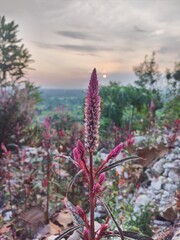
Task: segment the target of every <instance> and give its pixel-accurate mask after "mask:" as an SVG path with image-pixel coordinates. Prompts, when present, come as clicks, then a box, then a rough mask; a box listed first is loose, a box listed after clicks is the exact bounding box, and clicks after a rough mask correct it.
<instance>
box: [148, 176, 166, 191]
mask: <svg viewBox="0 0 180 240" xmlns="http://www.w3.org/2000/svg"><path fill="white" fill-rule="evenodd" d="M164 181H165V178H164V177H163V176H160V177H158V178H154V179H153V180H152V182H151V187H152V188H153V189H155V190H160V189H161V186H162V184H163V183H164Z"/></svg>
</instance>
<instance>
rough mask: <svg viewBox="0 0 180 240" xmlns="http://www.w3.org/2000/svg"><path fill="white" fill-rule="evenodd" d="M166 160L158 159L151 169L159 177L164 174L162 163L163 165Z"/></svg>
mask: <svg viewBox="0 0 180 240" xmlns="http://www.w3.org/2000/svg"><path fill="white" fill-rule="evenodd" d="M165 161H166V159H164V158H162V159H160V160H159V161H158V162H156V163H155V164H154V166H153V167H152V169H153V170H154V171H155V172H157V173H158V174H159V175H161V174H162V173H163V172H164V166H163V165H164V163H165Z"/></svg>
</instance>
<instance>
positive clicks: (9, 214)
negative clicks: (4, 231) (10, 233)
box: [2, 210, 13, 222]
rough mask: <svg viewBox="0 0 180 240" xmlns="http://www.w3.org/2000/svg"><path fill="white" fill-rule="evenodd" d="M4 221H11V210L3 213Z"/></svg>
mask: <svg viewBox="0 0 180 240" xmlns="http://www.w3.org/2000/svg"><path fill="white" fill-rule="evenodd" d="M2 215H3V219H4V221H5V222H7V221H10V220H11V219H12V216H13V213H12V211H11V210H4V211H3V212H2Z"/></svg>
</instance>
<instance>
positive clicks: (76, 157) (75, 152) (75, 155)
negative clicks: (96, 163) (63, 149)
mask: <svg viewBox="0 0 180 240" xmlns="http://www.w3.org/2000/svg"><path fill="white" fill-rule="evenodd" d="M73 156H74V159H75V160H76V161H77V162H78V159H79V155H78V150H77V147H75V148H74V149H73Z"/></svg>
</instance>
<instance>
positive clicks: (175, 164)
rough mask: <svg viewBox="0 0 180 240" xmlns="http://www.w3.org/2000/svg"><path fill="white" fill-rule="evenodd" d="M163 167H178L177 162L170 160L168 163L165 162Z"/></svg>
mask: <svg viewBox="0 0 180 240" xmlns="http://www.w3.org/2000/svg"><path fill="white" fill-rule="evenodd" d="M163 168H173V169H174V168H176V169H178V168H179V167H178V165H177V163H175V162H170V163H165V164H164V166H163Z"/></svg>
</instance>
